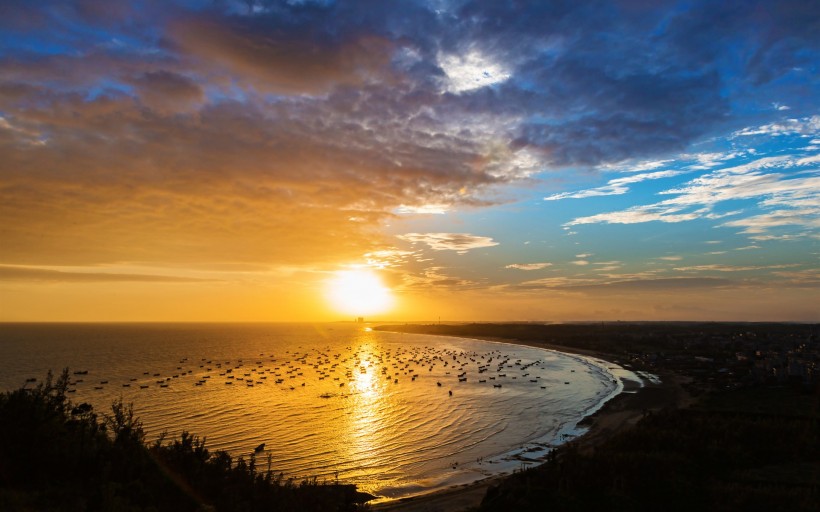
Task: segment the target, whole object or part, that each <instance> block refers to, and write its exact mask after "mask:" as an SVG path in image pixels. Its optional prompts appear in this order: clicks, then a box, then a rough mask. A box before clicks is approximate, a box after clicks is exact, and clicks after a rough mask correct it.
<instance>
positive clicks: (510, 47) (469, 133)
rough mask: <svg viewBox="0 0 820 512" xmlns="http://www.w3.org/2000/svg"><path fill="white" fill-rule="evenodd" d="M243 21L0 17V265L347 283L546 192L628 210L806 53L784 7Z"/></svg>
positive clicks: (220, 6) (65, 12)
mask: <svg viewBox="0 0 820 512" xmlns="http://www.w3.org/2000/svg"><path fill="white" fill-rule="evenodd" d="M774 4H776V5H774ZM256 5H257V6H258V7H259V8H258V9H251V10H248V9H245V4H242V3H238V2H208V3H205V4H202V5H199V4H197V5H196V6H192V4H190V3H186V2H172V3H169V2H148V3H145V2H134V3H129V2H114V3H112V2H95V1H87V0H83V1H71V0H66V1H64V2H60V3H59V8H57V7H55V4H53V3H51V2H34V3H32V2H22V1H17V0H12V1H7V2H3V3H2V7H0V10H1V11H0V28H2V30H3V33H4V43H3V44H4V52H3V54H2V56H0V112H1V113H2V114H0V116H2V117H0V219H2V220H1V221H0V233H1V234H2V239H3V244H0V261H2V262H5V263H17V264H32V265H34V264H40V265H46V264H62V265H67V264H94V263H104V262H119V261H132V260H135V259H136V260H139V261H146V262H163V263H189V264H195V263H199V262H202V261H203V260H204V261H208V262H218V263H226V264H233V263H236V264H244V263H248V264H269V263H270V264H274V263H275V264H279V265H291V264H313V263H327V262H329V261H340V260H341V261H352V260H354V259H355V258H357V257H361V255H362V254H366V253H371V252H374V251H379V250H383V249H385V247H390V244H389V241H387V240H385V239H384V235H382V232H381V228H382V227H383V226H384V225H385V223H387V222H389V221H390V220H391V219H392V218H393V217H394V216H395V215H396V212H418V213H424V212H433V211H435V212H443V211H450V210H453V209H455V208H457V207H461V206H474V207H481V206H486V205H489V204H494V203H496V202H500V201H501V200H500V199H499V197H500V196H501V195H502V194H499V191H498V187H502V186H505V185H510V184H517V185H522V184H531V183H532V181H528V180H533V177H534V176H536V175H537V174H539V173H543V174H549V173H550V172H553V171H563V170H566V169H567V168H568V167H569V168H571V169H573V170H577V169H584V168H588V167H596V166H608V165H612V166H617V165H619V164H623V163H624V162H633V161H634V162H639V163H637V164H635V165H634V166H633V168H632V172H640V173H642V174H638V175H635V176H634V177H633V176H630V177H624V178H617V179H614V180H611V181H610V183H608V184H607V186H605V187H602V188H600V189H599V190H591V191H587V192H586V194H588V195H596V194H598V195H601V194H613V193H624V192H625V191H628V189H629V185H630V184H633V183H638V182H643V181H646V180H659V179H662V178H666V177H671V176H672V174H671V172H676V171H660V170H659V171H655V172H649V171H653V170H655V169H659V167H660V166H661V165H664V164H663V163H662V162H664V161H665V160H666V159H667V157H668V153H669V152H670V151H680V150H683V149H684V148H686V147H688V146H689V145H690V144H691V143H692V142H693V141H696V140H699V138H701V137H703V136H704V135H706V134H709V133H711V132H712V131H713V130H715V129H717V128H720V127H724V126H727V123H729V124H728V125H730V126H741V125H740V124H739V122H740V121H738V119H737V118H736V112H735V111H734V110H732V109H730V105H733V104H734V103H733V102H734V99H735V98H736V97H742V98H743V99H744V102H746V103H754V102H755V101H757V102H758V104H768V103H770V99H768V98H770V95H769V93H770V92H771V91H770V89H767V88H766V87H769V86H768V85H766V84H769V83H772V84H774V85H772V86H771V87H774V86H775V85H777V84H776V83H775V82H776V81H774V79H775V78H778V77H784V76H787V75H788V76H787V78H789V79H791V78H794V76H793V75H794V73H796V72H795V71H793V69H794V68H795V67H796V66H799V65H802V64H805V63H806V62H808V63H810V62H813V60H814V59H815V57H816V53H817V52H816V48H817V44H816V43H817V36H816V34H815V32H816V31H815V30H812V27H813V25H812V24H811V22H810V19H811V18H810V17H809V16H808V15H807V14H810V12H809V13H807V12H806V7H805V6H802V5H801V4H800V3H794V2H788V1H786V2H776V3H758V4H755V5H756V8H751V7H750V8H747V7H746V6H745V5H740V4H734V3H733V4H731V5H727V6H724V5H722V4H721V5H720V6H717V7H716V6H715V5H714V3H713V2H694V3H693V4H692V6H691V8H689V9H686V10H679V9H674V8H672V7H670V5H669V4H663V3H658V4H653V5H652V6H650V7H647V8H642V9H634V8H633V7H632V6H631V5H630V4H629V3H603V4H599V3H591V4H588V3H585V2H576V3H571V2H570V3H552V2H524V3H502V2H492V1H473V2H463V3H454V4H448V3H432V4H431V3H430V2H412V1H408V2H401V3H400V4H387V3H384V2H368V3H365V4H363V3H360V2H353V3H348V2H267V1H266V2H257V3H256ZM758 12H763V13H764V14H765V15H759V14H755V13H758ZM715 20H719V21H721V23H716V22H715ZM724 22H725V23H724ZM718 26H719V27H720V31H719V32H716V31H717V28H716V27H718ZM749 27H754V30H751V29H750V28H749ZM691 34H699V35H700V37H697V38H693V37H691ZM761 34H762V36H761ZM718 43H719V44H718ZM738 53H740V54H743V55H749V56H750V59H748V60H744V61H743V62H744V64H740V65H733V66H731V67H729V66H724V65H723V64H725V63H726V62H735V61H736V60H737V59H736V56H737V54H738ZM738 66H740V67H738ZM726 70H729V71H726ZM786 81H788V80H786ZM777 97H778V98H781V97H782V96H777ZM761 98H767V100H766V101H765V102H761ZM783 99H784V100H788V101H789V103H790V105H791V106H792V108H793V111H795V112H797V111H798V105H797V104H794V103H792V102H791V99H790V98H783ZM809 119H810V120H809V121H806V120H805V119H798V122H797V123H796V124H795V123H791V122H790V121H784V122H782V123H781V124H783V126H784V127H785V128H783V129H781V128H776V127H774V126H772V127H767V128H765V129H761V130H762V132H761V133H764V132H765V133H775V132H777V133H781V132H788V133H798V132H799V133H803V132H804V131H807V130H808V128H805V127H806V126H809V125H811V123H814V122H815V121H814V120H813V119H814V118H809ZM801 127H804V128H801ZM801 130H802V131H801ZM741 132H743V130H740V131H739V132H738V133H741ZM747 135H751V132H743V137H742V138H746V136H747ZM738 138H741V136H740V135H738ZM815 138H816V137H815ZM806 165H808V164H806ZM602 168H603V167H602ZM797 179H804V180H810V179H811V178H810V177H803V178H795V179H794V180H791V185H793V186H796V185H798V182H797ZM783 181H785V180H783ZM807 186H808V183H807ZM761 190H762V189H761ZM570 194H572V193H570ZM575 194H583V192H576V193H575ZM778 194H780V196H781V197H783V198H784V200H785V199H801V198H802V199H811V198H810V197H808V196H807V195H806V196H805V197H797V195H798V194H796V193H795V194H793V196H790V197H786V196H784V195H783V193H779V192H778ZM679 195H681V196H683V195H687V196H688V195H690V194H689V193H688V192H687V193H686V194H684V193H683V192H680V193H679ZM566 197H570V196H566ZM578 197H582V196H581V195H579V196H578ZM750 197H751V196H750ZM754 197H757V196H754ZM555 199H558V197H556V198H555ZM35 205H36V208H35V207H33V206H35ZM774 209H775V210H777V211H780V210H782V211H785V210H786V209H787V208H786V207H785V206H783V207H777V208H774ZM706 213H713V212H705V213H694V212H691V211H688V210H686V209H685V207H684V206H682V205H680V204H675V203H669V204H661V205H659V206H657V207H646V206H643V207H640V208H638V209H636V210H630V211H628V212H625V213H622V214H620V218H618V217H617V215H618V214H609V215H606V214H603V215H605V216H603V217H587V218H586V219H587V220H583V219H584V218H579V219H576V222H575V224H584V223H588V222H610V221H611V222H644V221H647V220H662V221H665V222H679V221H682V220H686V219H690V218H698V217H699V216H701V215H704V214H706ZM808 213H810V212H808ZM612 215H615V217H613V216H612ZM784 219H785V216H783V215H781V216H780V217H779V218H778V219H768V220H767V219H764V218H760V219H758V224H759V225H761V226H762V225H765V224H766V223H767V222H769V223H771V222H774V221H775V220H777V222H783V221H784ZM795 219H797V217H795ZM803 219H805V215H802V214H801V215H800V219H798V220H801V221H802V220H803ZM743 228H744V229H746V228H747V226H743ZM748 228H749V229H756V228H755V227H754V226H748ZM470 236H472V235H470ZM428 241H430V242H432V243H433V244H434V245H436V247H446V248H448V249H450V250H457V251H464V250H469V249H471V248H473V245H472V244H479V245H478V246H489V245H481V244H482V243H490V242H487V241H483V242H477V241H475V240H472V241H469V240H468V241H464V240H462V241H460V242H458V241H452V240H450V241H447V240H445V241H440V242H436V241H435V240H428ZM492 243H493V244H494V243H495V242H492ZM451 247H456V249H451Z"/></svg>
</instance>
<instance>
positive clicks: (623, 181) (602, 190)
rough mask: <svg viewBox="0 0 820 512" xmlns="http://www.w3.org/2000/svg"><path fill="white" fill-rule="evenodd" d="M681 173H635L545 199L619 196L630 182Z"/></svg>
mask: <svg viewBox="0 0 820 512" xmlns="http://www.w3.org/2000/svg"><path fill="white" fill-rule="evenodd" d="M681 174H683V171H658V172H650V173H645V174H635V175H632V176H627V177H624V178H615V179H612V180H609V181H608V182H607V184H606V185H604V186H602V187H596V188H591V189H587V190H581V191H578V192H562V193H560V194H553V195H551V196H547V197H545V198H544V201H557V200H559V199H583V198H587V197H597V196H617V195H622V194H626V193H627V192H629V187H627V186H626V185H628V184H632V183H640V182H642V181H647V180H657V179H661V178H671V177H673V176H679V175H681Z"/></svg>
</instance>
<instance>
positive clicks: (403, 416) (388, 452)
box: [0, 323, 628, 498]
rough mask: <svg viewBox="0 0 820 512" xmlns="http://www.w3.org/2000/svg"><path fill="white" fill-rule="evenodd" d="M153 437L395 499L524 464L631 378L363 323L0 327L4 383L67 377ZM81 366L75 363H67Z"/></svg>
mask: <svg viewBox="0 0 820 512" xmlns="http://www.w3.org/2000/svg"><path fill="white" fill-rule="evenodd" d="M66 367H68V368H69V369H70V372H71V373H72V381H73V384H72V386H71V389H73V390H75V391H72V392H71V394H70V395H69V397H70V398H71V400H72V401H73V402H75V403H81V402H88V403H90V404H92V405H93V406H94V407H95V409H96V410H97V412H98V413H106V412H110V405H111V403H112V401H113V400H116V399H119V398H122V400H123V401H124V402H125V403H132V404H133V407H134V411H135V413H136V416H138V417H139V418H140V420H141V421H142V422H143V425H144V428H145V431H146V433H147V438H148V440H149V441H152V440H154V439H156V438H157V437H158V436H159V435H160V434H161V433H162V432H167V434H168V438H169V439H170V438H173V437H174V436H175V435H178V434H179V433H180V432H182V431H183V430H185V431H188V432H190V433H193V434H196V435H198V436H200V437H201V438H205V439H206V441H207V447H209V448H210V449H211V450H216V449H223V450H227V451H229V452H230V453H231V454H233V455H235V456H240V455H241V456H245V457H246V458H247V457H248V456H249V455H250V454H251V453H253V452H254V449H255V448H256V447H257V446H259V445H261V444H262V443H264V445H265V447H264V450H263V451H262V452H260V453H259V454H257V465H258V466H259V467H261V468H263V469H266V468H267V461H268V457H270V461H271V468H272V469H273V470H275V471H277V472H283V473H284V474H285V476H286V477H289V478H295V479H302V478H305V477H314V476H315V477H318V478H319V479H320V480H321V479H327V480H333V481H335V480H337V479H338V481H340V482H345V483H354V484H356V485H358V486H359V488H360V489H361V490H363V491H367V492H370V493H372V494H375V495H377V496H382V497H385V498H400V497H406V496H410V495H415V494H420V493H424V492H429V491H433V490H437V489H440V488H444V487H448V486H451V485H456V484H462V483H467V482H471V481H475V480H478V479H481V478H484V477H487V476H491V475H495V474H499V473H503V472H509V471H512V470H515V469H519V468H521V467H525V466H527V465H529V464H531V463H533V462H535V461H537V460H538V459H539V458H540V457H543V456H544V455H545V454H546V453H547V452H548V451H549V449H550V447H552V446H554V445H557V444H560V443H561V442H564V441H566V440H567V439H570V438H572V437H573V436H575V435H578V434H580V433H582V431H583V430H582V429H579V428H577V423H578V422H579V421H580V420H581V419H582V418H583V417H584V416H586V415H587V414H590V413H591V412H593V411H595V410H596V409H597V408H599V407H600V406H601V405H602V404H603V403H604V402H605V401H606V400H608V399H609V398H611V397H613V396H614V395H616V394H617V393H619V392H620V391H622V389H623V385H622V382H621V378H623V377H624V375H625V374H626V375H627V377H628V372H624V371H623V370H622V369H620V368H617V367H614V366H613V365H611V364H610V363H606V362H603V361H599V360H595V359H591V358H585V357H582V356H575V355H568V354H562V353H559V352H554V351H547V350H541V349H537V348H531V347H526V346H521V345H512V344H507V343H496V342H491V341H482V340H473V339H464V338H452V337H438V336H427V335H416V334H402V333H391V332H383V331H373V330H371V329H370V328H369V327H367V326H364V325H362V324H348V323H329V324H316V325H314V324H0V389H2V390H4V391H6V390H11V389H15V388H18V387H20V386H22V385H28V386H32V385H33V384H31V383H28V384H26V380H27V379H32V378H36V379H38V382H39V381H42V379H43V378H44V376H45V374H46V372H47V371H48V370H52V371H53V372H54V373H55V375H59V373H60V371H61V370H62V369H63V368H66ZM75 372H80V373H77V374H74V373H75Z"/></svg>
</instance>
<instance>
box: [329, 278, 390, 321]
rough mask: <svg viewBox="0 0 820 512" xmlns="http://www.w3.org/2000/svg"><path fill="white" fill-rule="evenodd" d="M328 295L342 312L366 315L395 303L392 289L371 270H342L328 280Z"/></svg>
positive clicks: (335, 307)
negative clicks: (391, 292)
mask: <svg viewBox="0 0 820 512" xmlns="http://www.w3.org/2000/svg"><path fill="white" fill-rule="evenodd" d="M327 296H328V299H329V300H330V302H331V304H332V305H333V308H334V309H335V310H337V311H339V312H340V313H346V314H349V315H356V316H365V315H372V314H375V313H382V312H384V311H387V310H388V309H390V307H391V306H392V305H393V297H392V296H391V294H390V290H389V289H388V288H387V287H386V286H384V284H383V283H382V282H381V280H380V279H379V277H378V276H377V275H376V274H374V273H373V272H371V271H369V270H342V271H339V272H336V275H335V277H333V278H332V279H331V280H330V281H328V290H327Z"/></svg>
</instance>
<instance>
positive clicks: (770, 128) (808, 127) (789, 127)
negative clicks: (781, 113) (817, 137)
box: [733, 116, 820, 137]
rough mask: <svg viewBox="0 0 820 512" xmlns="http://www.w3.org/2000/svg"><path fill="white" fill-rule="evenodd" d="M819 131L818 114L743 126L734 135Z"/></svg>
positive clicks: (775, 134) (819, 120)
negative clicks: (753, 125)
mask: <svg viewBox="0 0 820 512" xmlns="http://www.w3.org/2000/svg"><path fill="white" fill-rule="evenodd" d="M818 132H820V116H811V117H805V118H802V119H786V120H784V121H782V122H779V123H771V124H766V125H762V126H755V127H748V128H743V129H742V130H738V131H736V132H734V134H733V135H734V136H735V137H743V136H749V135H769V136H778V135H792V134H800V135H813V134H816V133H818Z"/></svg>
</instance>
